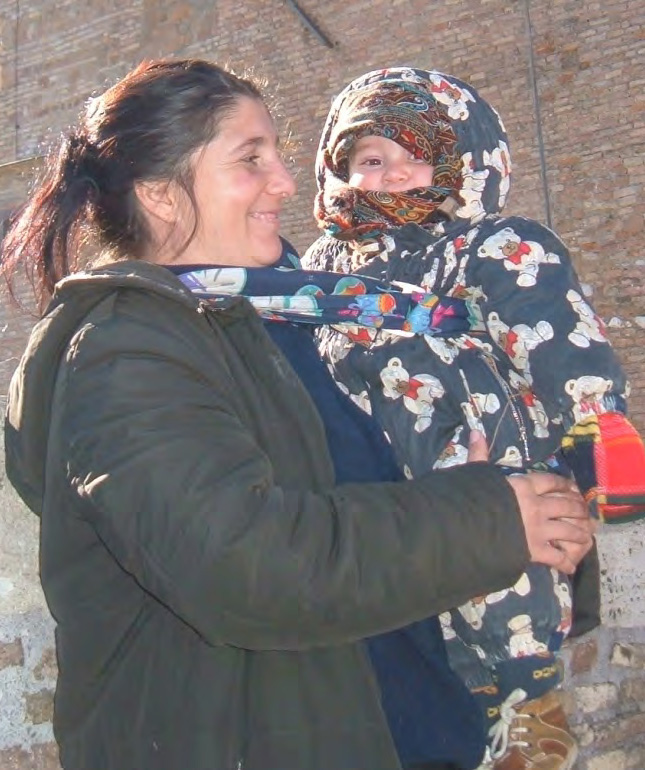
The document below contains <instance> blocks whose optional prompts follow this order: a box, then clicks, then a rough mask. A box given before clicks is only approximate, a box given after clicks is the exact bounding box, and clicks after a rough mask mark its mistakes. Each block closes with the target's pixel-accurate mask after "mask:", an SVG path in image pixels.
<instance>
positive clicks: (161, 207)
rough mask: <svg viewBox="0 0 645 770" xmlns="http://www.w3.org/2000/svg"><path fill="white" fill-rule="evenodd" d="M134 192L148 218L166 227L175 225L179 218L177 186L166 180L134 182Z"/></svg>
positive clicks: (178, 191) (178, 192)
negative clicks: (158, 221)
mask: <svg viewBox="0 0 645 770" xmlns="http://www.w3.org/2000/svg"><path fill="white" fill-rule="evenodd" d="M134 192H135V194H136V196H137V199H138V201H139V204H140V205H141V207H142V208H143V209H144V211H145V212H146V213H147V214H148V216H150V217H152V218H153V219H157V220H160V221H161V222H163V223H165V224H166V225H174V224H176V222H177V220H178V218H179V197H180V188H179V186H178V185H177V184H175V183H173V182H169V181H168V180H164V181H154V180H151V181H147V182H135V184H134Z"/></svg>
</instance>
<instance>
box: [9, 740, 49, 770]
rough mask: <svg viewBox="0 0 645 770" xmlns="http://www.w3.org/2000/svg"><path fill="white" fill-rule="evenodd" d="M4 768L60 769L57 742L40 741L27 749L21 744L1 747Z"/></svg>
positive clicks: (18, 769)
mask: <svg viewBox="0 0 645 770" xmlns="http://www.w3.org/2000/svg"><path fill="white" fill-rule="evenodd" d="M0 767H1V768H2V770H60V764H59V761H58V747H57V746H56V744H55V743H38V744H35V745H34V746H32V747H31V750H30V751H26V750H25V749H23V748H22V747H21V746H14V747H13V748H7V749H0Z"/></svg>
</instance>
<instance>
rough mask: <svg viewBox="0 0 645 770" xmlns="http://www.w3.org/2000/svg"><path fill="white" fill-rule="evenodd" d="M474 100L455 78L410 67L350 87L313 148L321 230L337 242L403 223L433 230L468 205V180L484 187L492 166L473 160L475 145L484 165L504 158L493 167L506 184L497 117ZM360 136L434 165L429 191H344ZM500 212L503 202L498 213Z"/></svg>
mask: <svg viewBox="0 0 645 770" xmlns="http://www.w3.org/2000/svg"><path fill="white" fill-rule="evenodd" d="M473 94H474V95H473ZM476 96H477V95H476V92H475V91H474V90H473V89H472V88H470V87H469V86H467V84H465V83H462V82H461V81H459V80H457V79H456V78H452V77H450V76H447V75H443V74H442V73H439V72H435V71H427V70H418V69H411V68H409V67H396V68H392V69H387V70H376V71H374V72H369V73H367V74H366V75H363V76H362V77H360V78H357V79H356V80H354V81H353V82H352V83H350V84H349V86H347V88H345V89H344V90H343V91H342V92H341V93H340V94H339V96H338V97H337V98H336V100H335V101H334V103H333V105H332V107H331V110H330V112H329V115H328V117H327V121H326V124H325V128H324V130H323V134H322V136H321V139H320V145H319V148H318V156H317V159H316V177H317V183H318V195H317V196H316V202H315V207H314V216H315V218H316V219H317V221H318V223H319V225H320V227H322V228H324V229H325V230H327V232H328V233H329V234H331V235H333V236H335V237H336V238H339V239H342V240H365V239H370V238H374V237H376V236H378V235H379V234H380V233H382V232H384V231H385V230H387V229H389V228H390V227H392V226H400V225H404V224H407V223H409V222H415V223H416V224H419V225H421V226H423V227H428V228H433V227H434V226H435V224H436V223H437V222H438V221H440V220H441V219H444V218H446V215H447V214H450V215H452V214H453V213H454V212H455V210H457V211H459V209H460V208H461V209H462V210H463V209H464V206H467V205H468V200H469V193H470V190H469V189H465V190H464V188H470V187H472V182H473V179H476V182H477V184H478V185H479V187H480V189H483V187H482V186H481V185H480V184H479V183H480V182H481V176H482V175H484V174H485V176H484V178H485V177H487V176H488V173H489V172H488V170H485V171H484V166H486V167H487V168H488V166H491V167H492V164H491V163H490V162H489V163H488V164H486V163H485V162H484V160H483V159H482V160H480V159H479V158H481V157H482V149H481V148H480V149H479V153H477V149H478V148H477V144H478V142H480V143H481V145H482V148H483V147H486V149H487V152H486V153H485V154H486V155H487V156H488V158H489V159H490V158H493V154H491V153H493V151H494V150H495V149H496V151H497V155H502V156H503V159H502V161H499V160H498V158H497V155H496V156H495V162H496V163H497V165H498V166H500V169H501V170H500V169H498V170H500V175H501V176H503V177H505V178H508V176H509V174H510V160H509V159H508V147H507V144H506V134H505V133H504V129H503V126H502V125H501V121H500V119H499V116H498V115H497V113H496V112H495V111H494V110H493V109H492V108H491V107H490V106H489V105H488V104H487V103H486V102H485V101H484V100H483V99H480V98H479V97H477V98H476ZM471 111H472V113H473V114H471ZM364 136H381V137H385V138H386V139H392V140H393V141H395V142H397V144H399V145H401V146H402V147H404V148H405V149H406V150H407V151H408V152H410V153H411V154H412V155H413V156H414V157H415V158H417V159H420V160H423V161H425V162H426V163H428V164H430V165H432V166H433V167H434V178H433V184H432V186H431V187H424V188H417V189H414V190H408V191H405V192H403V193H390V192H377V191H365V190H359V189H358V188H355V187H350V186H349V184H348V164H349V156H350V153H351V150H352V147H353V146H354V144H355V143H356V141H357V140H358V139H360V138H362V137H364ZM491 140H492V141H491ZM480 167H481V169H480ZM480 172H481V173H480ZM478 174H479V177H478ZM500 187H501V185H500ZM507 189H508V184H506V185H505V192H506V190H507ZM464 192H465V194H466V197H464ZM505 192H504V197H505ZM480 197H481V196H480ZM500 198H501V195H500ZM501 206H503V200H500V201H499V206H498V208H497V210H499V209H501ZM493 208H495V207H493ZM486 213H487V212H486ZM482 215H483V213H482Z"/></svg>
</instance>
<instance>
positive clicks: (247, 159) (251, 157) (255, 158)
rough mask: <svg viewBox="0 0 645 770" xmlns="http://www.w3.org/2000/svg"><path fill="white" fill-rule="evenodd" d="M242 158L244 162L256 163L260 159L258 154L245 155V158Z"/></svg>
mask: <svg viewBox="0 0 645 770" xmlns="http://www.w3.org/2000/svg"><path fill="white" fill-rule="evenodd" d="M242 160H243V161H244V162H245V163H257V162H258V161H259V160H260V156H259V155H247V156H246V157H245V158H242Z"/></svg>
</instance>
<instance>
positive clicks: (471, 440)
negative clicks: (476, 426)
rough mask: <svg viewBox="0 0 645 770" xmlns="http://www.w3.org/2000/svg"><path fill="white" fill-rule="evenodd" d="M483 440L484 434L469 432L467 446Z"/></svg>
mask: <svg viewBox="0 0 645 770" xmlns="http://www.w3.org/2000/svg"><path fill="white" fill-rule="evenodd" d="M483 438H484V434H483V433H482V432H481V431H480V430H471V431H470V437H469V438H468V443H469V444H474V443H476V442H477V441H481V440H482V439H483Z"/></svg>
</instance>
